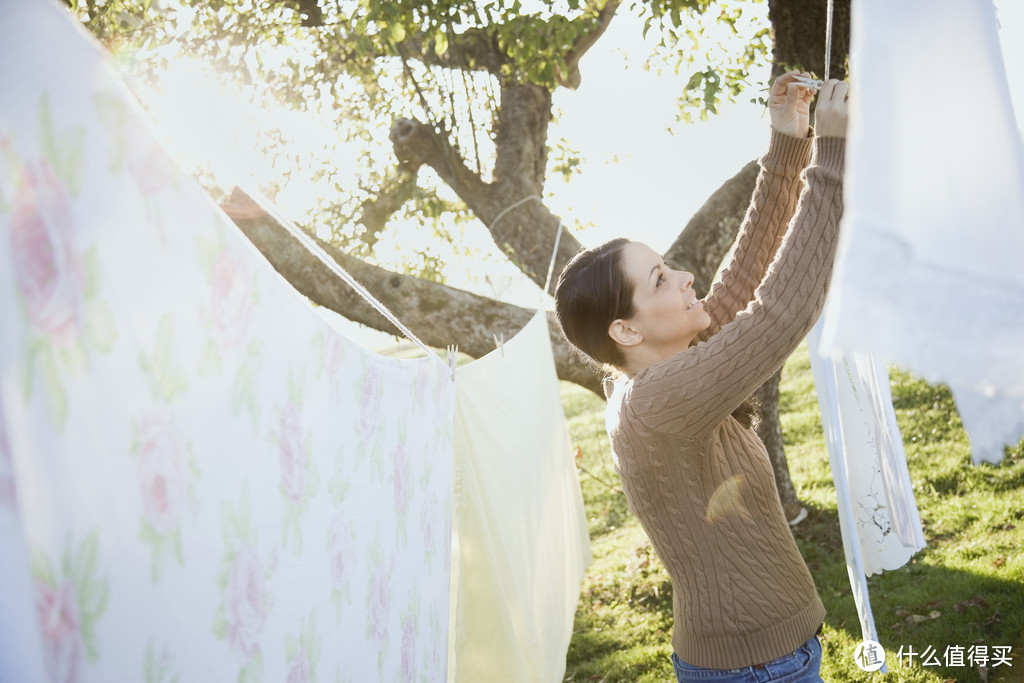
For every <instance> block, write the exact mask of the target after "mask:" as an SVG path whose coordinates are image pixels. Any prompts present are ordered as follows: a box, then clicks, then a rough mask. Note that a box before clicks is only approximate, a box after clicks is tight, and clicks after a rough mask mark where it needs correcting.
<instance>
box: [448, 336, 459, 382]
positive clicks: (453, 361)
mask: <svg viewBox="0 0 1024 683" xmlns="http://www.w3.org/2000/svg"><path fill="white" fill-rule="evenodd" d="M458 359H459V347H458V346H456V345H454V344H450V345H449V346H448V358H447V362H448V369H449V370H451V372H452V381H453V382H454V381H455V366H456V365H457V364H458Z"/></svg>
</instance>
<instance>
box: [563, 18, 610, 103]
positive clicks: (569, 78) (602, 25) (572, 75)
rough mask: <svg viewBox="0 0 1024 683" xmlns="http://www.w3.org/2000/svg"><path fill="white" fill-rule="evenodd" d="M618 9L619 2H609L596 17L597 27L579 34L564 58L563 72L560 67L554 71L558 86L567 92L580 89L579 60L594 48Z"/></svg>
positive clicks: (581, 78) (581, 79)
mask: <svg viewBox="0 0 1024 683" xmlns="http://www.w3.org/2000/svg"><path fill="white" fill-rule="evenodd" d="M618 8H619V0H609V1H608V2H606V3H605V5H604V7H602V8H601V11H600V12H599V13H598V15H597V26H595V27H594V29H593V30H591V31H587V32H586V33H582V34H580V36H579V37H578V38H577V39H576V41H575V43H574V44H573V46H572V50H570V51H569V54H567V55H566V56H565V72H564V73H563V72H562V69H561V68H560V67H556V69H555V81H556V82H557V83H558V85H560V86H562V87H563V88H568V89H569V90H575V89H576V88H578V87H580V83H581V82H582V81H583V77H582V75H581V74H580V59H581V58H582V57H583V55H585V54H586V53H587V51H588V50H589V49H590V48H592V47H593V46H594V43H596V42H597V39H598V38H600V37H601V36H602V35H603V34H604V32H605V30H606V29H607V28H608V25H609V24H610V23H612V17H614V16H615V11H616V10H617V9H618Z"/></svg>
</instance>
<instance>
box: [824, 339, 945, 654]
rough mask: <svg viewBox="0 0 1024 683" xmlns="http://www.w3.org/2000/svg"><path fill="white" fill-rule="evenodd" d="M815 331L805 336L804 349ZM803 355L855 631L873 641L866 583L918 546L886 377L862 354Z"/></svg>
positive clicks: (874, 632)
mask: <svg viewBox="0 0 1024 683" xmlns="http://www.w3.org/2000/svg"><path fill="white" fill-rule="evenodd" d="M821 328H822V321H819V322H818V324H817V325H815V326H814V328H813V329H812V330H811V333H810V335H808V338H807V343H808V346H809V347H810V348H815V347H816V346H817V345H818V343H819V342H820V339H821ZM810 356H811V370H812V372H813V374H814V386H815V388H816V390H817V394H818V407H819V408H820V410H821V423H822V428H823V429H824V431H825V444H826V447H827V449H828V456H829V462H830V463H831V466H832V477H833V480H834V481H835V486H836V503H837V506H838V510H839V528H840V531H841V533H842V537H843V550H844V551H845V553H846V568H847V571H848V573H849V576H850V586H851V587H852V589H853V598H854V602H855V604H856V606H857V614H858V616H859V617H860V625H861V633H862V634H863V639H864V640H874V641H877V640H878V632H877V630H876V629H875V622H874V618H873V616H872V614H871V602H870V600H869V599H868V585H867V580H866V578H867V577H868V576H872V575H874V574H879V573H881V572H882V570H886V569H888V570H892V569H897V568H899V567H902V566H903V565H905V564H906V563H907V562H908V561H909V560H910V558H911V557H912V556H913V555H914V553H915V552H917V551H918V550H920V549H921V548H923V547H924V545H925V540H924V532H923V530H922V528H921V518H920V516H919V515H918V512H917V502H916V501H915V500H914V490H913V486H912V485H911V483H910V473H909V471H908V470H907V459H906V454H905V453H904V451H903V441H902V439H901V438H900V431H899V427H898V426H897V424H896V413H895V411H894V410H893V406H892V395H891V394H890V391H889V376H888V374H887V373H886V372H885V370H884V369H882V368H878V367H877V366H876V365H875V363H874V362H873V361H872V359H871V358H870V357H869V356H863V355H856V356H854V357H853V358H851V359H825V358H822V357H820V356H818V355H817V354H815V353H812V354H810Z"/></svg>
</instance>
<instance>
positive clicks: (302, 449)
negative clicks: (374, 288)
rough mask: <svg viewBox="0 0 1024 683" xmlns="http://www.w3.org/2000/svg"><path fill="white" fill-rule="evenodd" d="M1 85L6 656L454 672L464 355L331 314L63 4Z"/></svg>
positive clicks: (61, 676)
mask: <svg viewBox="0 0 1024 683" xmlns="http://www.w3.org/2000/svg"><path fill="white" fill-rule="evenodd" d="M0 84H3V95H2V97H0V329H2V330H3V334H0V437H2V438H0V543H2V544H3V545H2V547H0V557H2V558H3V562H2V564H3V574H2V578H3V583H0V605H3V619H2V620H0V628H2V629H3V631H2V632H0V663H2V665H3V667H4V668H3V672H4V674H7V673H11V672H19V673H18V675H17V676H16V678H17V680H47V679H48V680H59V681H98V682H99V681H102V682H106V681H149V682H153V683H156V682H169V681H174V680H180V681H236V680H241V681H284V680H289V681H307V680H314V679H315V680H319V681H350V682H352V683H363V682H364V681H396V680H417V681H419V680H423V681H443V680H444V678H445V676H446V670H447V661H446V659H447V638H448V609H449V581H450V525H451V490H452V478H451V477H452V468H451V463H452V428H453V419H454V384H453V382H452V378H451V373H450V371H449V369H448V368H447V367H446V366H445V364H444V363H443V362H439V360H438V359H437V358H433V357H431V358H425V359H419V360H398V359H389V358H385V357H381V356H378V355H376V354H372V353H369V352H366V351H364V350H363V349H361V348H359V347H358V346H356V345H354V344H352V343H350V342H348V341H347V340H345V339H344V338H342V337H341V336H339V334H337V333H336V332H335V331H334V329H333V328H331V327H330V326H329V325H328V324H327V323H326V322H324V321H323V320H321V319H320V317H319V316H318V315H317V314H316V313H315V312H314V311H313V310H312V307H311V305H310V304H309V302H308V301H306V300H305V299H303V298H302V297H301V296H300V295H299V294H298V293H297V292H295V291H294V290H293V289H292V288H291V287H290V286H289V285H288V284H287V282H285V280H284V279H283V278H282V277H281V276H279V275H278V274H277V273H276V272H274V271H273V269H272V268H271V267H270V266H269V264H267V263H266V261H264V260H263V258H262V257H261V256H260V255H259V253H258V252H257V251H256V249H255V248H254V247H253V246H252V245H251V244H250V243H249V242H248V241H247V240H245V238H244V237H243V236H242V235H241V234H240V233H239V231H238V230H237V229H236V228H235V226H234V225H233V224H232V223H231V221H230V220H229V219H228V218H227V217H226V216H224V215H223V214H222V213H221V212H220V211H219V210H218V209H217V207H216V206H215V205H214V204H213V203H212V202H211V200H210V199H209V198H208V197H207V196H206V194H205V193H204V192H203V191H202V190H201V189H200V188H199V187H198V186H197V185H196V183H195V182H194V181H193V180H192V179H190V178H189V177H187V176H186V175H185V174H183V173H181V172H180V171H179V170H178V169H177V168H176V167H175V165H174V164H173V163H172V162H171V161H170V160H169V158H168V156H167V155H166V154H165V153H164V151H163V150H162V149H161V147H160V146H159V145H158V144H156V143H155V142H154V136H153V135H152V133H151V131H150V130H149V128H148V125H147V122H146V120H145V118H144V117H143V115H142V113H141V111H140V109H139V108H138V106H137V105H136V103H135V101H134V100H133V98H132V97H131V96H130V95H129V94H128V93H127V91H126V90H125V89H124V88H123V87H122V85H121V84H120V82H119V80H118V78H117V77H116V75H115V73H114V71H113V69H111V68H110V67H109V65H108V59H107V57H106V56H105V54H104V53H103V52H102V51H101V49H100V48H99V47H98V46H97V45H96V44H95V43H94V42H93V41H92V40H91V39H89V37H88V35H87V34H86V33H85V31H84V30H82V29H81V27H80V26H78V25H77V22H75V21H74V19H73V18H72V17H71V16H70V15H69V14H68V12H67V11H66V10H65V9H63V8H61V7H60V6H59V5H57V4H56V3H52V2H0ZM26 587H28V589H29V591H28V592H27V593H26V592H25V591H26ZM9 609H10V610H14V611H10V612H9V611H8V610H9ZM39 670H44V671H46V676H45V678H44V677H42V676H38V675H36V673H34V672H38V671H39ZM20 672H26V675H25V677H24V678H23V677H21V673H20ZM12 675H13V674H12Z"/></svg>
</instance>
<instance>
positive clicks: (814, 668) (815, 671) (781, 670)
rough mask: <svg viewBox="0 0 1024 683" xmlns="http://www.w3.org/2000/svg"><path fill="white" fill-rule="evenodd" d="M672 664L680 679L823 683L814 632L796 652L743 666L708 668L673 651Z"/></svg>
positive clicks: (689, 681) (683, 681) (727, 682)
mask: <svg viewBox="0 0 1024 683" xmlns="http://www.w3.org/2000/svg"><path fill="white" fill-rule="evenodd" d="M672 666H673V667H674V668H675V670H676V680H678V681H679V683H692V682H696V681H713V682H714V683H764V682H766V681H776V682H777V683H821V675H820V671H821V643H819V642H818V637H817V636H812V637H811V639H810V640H808V641H807V642H806V643H804V644H803V645H801V646H800V648H799V649H798V650H797V651H796V652H793V653H791V654H788V655H783V656H782V657H779V658H778V659H773V660H772V661H770V662H766V663H764V664H758V665H757V666H747V667H744V668H742V669H704V668H701V667H699V666H693V665H692V664H687V663H686V662H684V661H683V660H681V659H679V657H677V656H676V654H675V653H674V652H673V653H672Z"/></svg>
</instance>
